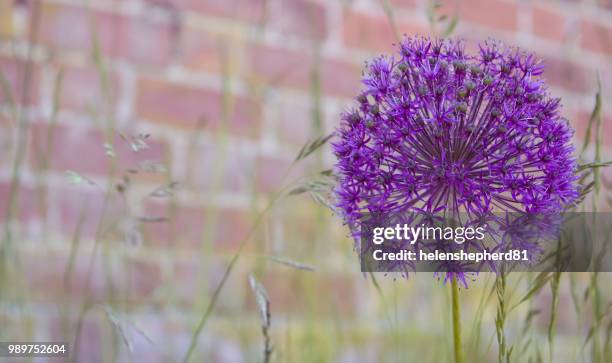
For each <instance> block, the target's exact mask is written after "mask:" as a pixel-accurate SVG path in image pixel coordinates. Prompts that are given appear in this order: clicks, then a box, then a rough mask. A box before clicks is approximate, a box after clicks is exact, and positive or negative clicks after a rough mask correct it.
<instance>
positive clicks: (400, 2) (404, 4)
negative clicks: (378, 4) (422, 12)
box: [389, 0, 416, 9]
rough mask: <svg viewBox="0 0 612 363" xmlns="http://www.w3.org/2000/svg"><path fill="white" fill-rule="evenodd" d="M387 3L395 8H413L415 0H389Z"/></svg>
mask: <svg viewBox="0 0 612 363" xmlns="http://www.w3.org/2000/svg"><path fill="white" fill-rule="evenodd" d="M389 4H391V6H392V7H397V8H400V9H401V8H414V7H415V5H416V0H389Z"/></svg>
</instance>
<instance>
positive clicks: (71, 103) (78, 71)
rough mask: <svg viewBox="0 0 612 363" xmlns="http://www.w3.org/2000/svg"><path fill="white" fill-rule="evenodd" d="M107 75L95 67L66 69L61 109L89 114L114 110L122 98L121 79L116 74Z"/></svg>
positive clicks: (60, 97) (60, 100) (62, 86)
mask: <svg viewBox="0 0 612 363" xmlns="http://www.w3.org/2000/svg"><path fill="white" fill-rule="evenodd" d="M106 74H107V75H106V76H104V75H103V74H101V73H100V72H99V71H98V70H97V69H96V68H93V66H92V67H90V68H83V67H79V68H77V67H68V68H64V75H63V80H62V84H61V89H60V91H61V93H60V96H59V103H60V107H61V108H68V109H73V110H78V111H88V112H89V110H92V109H93V110H95V112H99V113H101V114H104V113H105V112H107V111H108V110H107V108H108V107H111V109H112V110H114V108H115V106H116V101H117V99H118V97H119V96H120V93H119V90H118V88H119V87H118V86H119V79H118V77H117V75H116V74H115V73H106ZM103 77H106V79H103ZM105 82H108V95H105V92H106V91H105V90H104V87H105V85H104V83H105ZM107 96H108V98H109V99H108V100H107V99H106V97H107Z"/></svg>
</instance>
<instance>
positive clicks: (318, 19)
mask: <svg viewBox="0 0 612 363" xmlns="http://www.w3.org/2000/svg"><path fill="white" fill-rule="evenodd" d="M269 22H270V25H271V26H272V27H273V28H274V29H277V30H279V31H281V32H283V33H286V32H288V33H293V34H297V35H299V36H303V37H306V38H309V39H315V40H322V39H324V38H325V36H326V34H327V25H326V19H325V6H324V5H323V4H322V3H317V2H314V1H312V0H292V1H286V0H284V1H281V2H279V4H278V8H277V12H276V13H274V14H272V16H270V19H269Z"/></svg>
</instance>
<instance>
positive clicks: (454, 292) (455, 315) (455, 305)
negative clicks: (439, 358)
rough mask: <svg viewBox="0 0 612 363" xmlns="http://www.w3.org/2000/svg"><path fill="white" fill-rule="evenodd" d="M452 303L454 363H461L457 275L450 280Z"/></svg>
mask: <svg viewBox="0 0 612 363" xmlns="http://www.w3.org/2000/svg"><path fill="white" fill-rule="evenodd" d="M451 291H452V294H451V295H452V305H453V343H454V347H455V363H463V347H462V345H461V308H460V306H459V285H458V284H457V277H456V276H455V277H453V279H452V281H451Z"/></svg>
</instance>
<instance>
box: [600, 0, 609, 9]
mask: <svg viewBox="0 0 612 363" xmlns="http://www.w3.org/2000/svg"><path fill="white" fill-rule="evenodd" d="M597 3H598V4H599V6H601V7H602V8H604V9H607V10H612V0H597Z"/></svg>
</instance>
